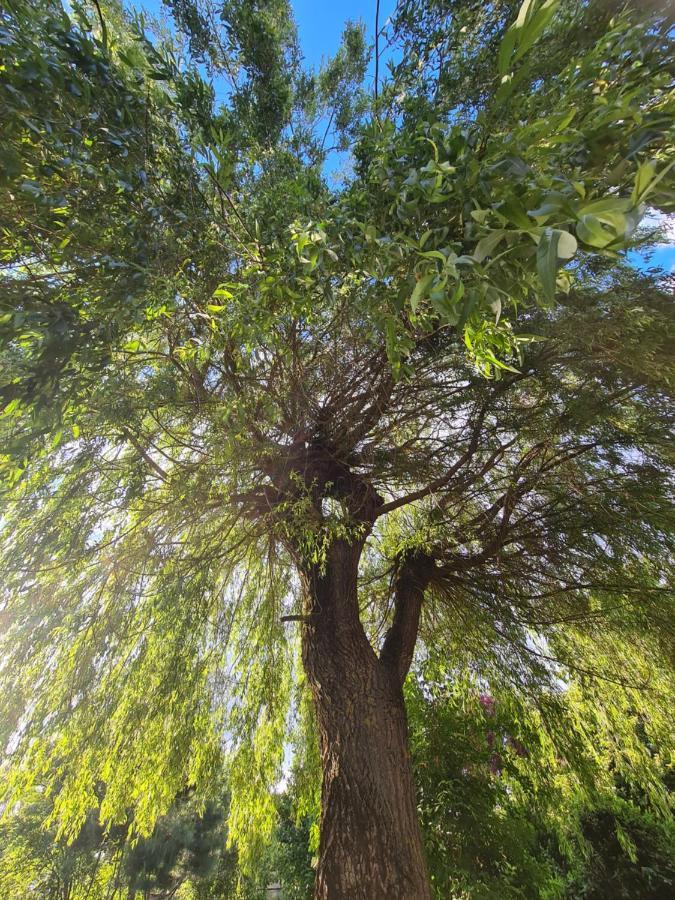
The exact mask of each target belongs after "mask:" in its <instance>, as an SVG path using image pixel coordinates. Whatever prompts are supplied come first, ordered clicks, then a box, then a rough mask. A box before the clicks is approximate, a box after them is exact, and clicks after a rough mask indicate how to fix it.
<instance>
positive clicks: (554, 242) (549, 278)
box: [537, 228, 562, 304]
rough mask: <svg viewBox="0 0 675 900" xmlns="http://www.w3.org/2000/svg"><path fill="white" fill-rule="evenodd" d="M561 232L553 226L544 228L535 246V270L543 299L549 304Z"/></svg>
mask: <svg viewBox="0 0 675 900" xmlns="http://www.w3.org/2000/svg"><path fill="white" fill-rule="evenodd" d="M561 234H562V232H560V231H558V230H557V229H555V228H545V229H544V233H543V234H542V236H541V239H540V241H539V244H538V246H537V272H538V273H539V279H540V281H541V284H542V287H543V288H544V299H545V300H546V302H547V303H549V304H551V303H553V301H554V300H555V278H556V272H557V270H558V243H559V241H560V235H561Z"/></svg>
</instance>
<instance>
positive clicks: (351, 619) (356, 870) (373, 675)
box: [303, 541, 431, 900]
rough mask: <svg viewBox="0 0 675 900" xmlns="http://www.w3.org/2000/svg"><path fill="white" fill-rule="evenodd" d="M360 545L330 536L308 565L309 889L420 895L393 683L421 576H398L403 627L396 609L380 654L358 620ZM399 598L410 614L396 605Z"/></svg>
mask: <svg viewBox="0 0 675 900" xmlns="http://www.w3.org/2000/svg"><path fill="white" fill-rule="evenodd" d="M360 551H361V546H359V545H358V544H353V545H348V544H346V543H344V542H341V541H337V542H335V544H334V545H333V546H332V547H331V548H330V550H329V553H328V559H327V563H326V566H325V569H324V571H323V572H321V571H320V570H319V569H318V568H313V569H311V570H309V571H308V572H307V573H306V579H307V595H308V610H307V612H308V618H307V620H306V624H305V627H304V629H303V660H304V665H305V670H306V672H307V676H308V678H309V681H310V684H311V687H312V691H313V695H314V701H315V705H316V713H317V719H318V725H319V733H320V740H321V758H322V766H323V784H322V813H321V842H320V847H319V864H318V871H317V882H316V893H315V896H316V898H320V900H337V898H353V900H359V898H363V900H380V898H381V900H384V898H389V900H394V898H401V900H428V898H430V897H431V891H430V888H429V880H428V874H427V869H426V863H425V859H424V853H423V848H422V840H421V834H420V829H419V824H418V819H417V808H416V801H415V788H414V784H413V777H412V767H411V761H410V752H409V749H408V733H407V722H406V714H405V706H404V703H403V694H402V689H401V688H402V682H403V678H404V677H405V672H406V671H407V668H408V665H409V663H410V656H411V654H412V649H410V652H409V654H408V653H406V650H407V647H408V644H409V643H410V637H411V635H412V632H413V631H414V634H415V636H416V633H417V618H418V617H419V604H420V603H421V596H422V592H423V586H421V584H420V581H419V579H417V580H414V579H412V580H411V579H410V578H408V579H406V578H405V576H403V577H399V579H398V582H399V585H398V586H399V588H400V587H401V586H403V588H404V590H399V596H398V597H397V613H398V621H399V623H400V622H401V621H402V620H406V621H405V624H406V625H407V626H408V627H407V629H403V628H397V620H396V618H395V621H394V626H393V627H392V631H391V632H390V636H389V637H390V638H391V635H392V633H394V636H395V640H394V641H390V643H389V646H390V652H388V653H387V652H385V650H386V647H387V643H386V642H385V650H383V654H382V657H381V658H379V659H378V657H377V655H376V653H375V651H374V650H373V648H372V646H371V645H370V643H369V641H368V639H367V637H366V635H365V633H364V630H363V627H362V625H361V622H360V620H359V610H358V598H357V570H358V559H359V554H360ZM399 600H400V602H401V605H400V606H399V605H398V601H399ZM408 601H411V602H410V603H408ZM406 603H407V604H408V605H407V611H408V613H409V614H412V620H413V621H412V622H411V621H409V619H410V615H408V616H406V615H404V613H403V611H402V607H403V606H404V605H405V604H406ZM396 641H398V642H399V643H398V644H396V646H394V644H395V643H396ZM413 644H414V638H413ZM404 645H405V649H403V647H404ZM402 650H403V652H402Z"/></svg>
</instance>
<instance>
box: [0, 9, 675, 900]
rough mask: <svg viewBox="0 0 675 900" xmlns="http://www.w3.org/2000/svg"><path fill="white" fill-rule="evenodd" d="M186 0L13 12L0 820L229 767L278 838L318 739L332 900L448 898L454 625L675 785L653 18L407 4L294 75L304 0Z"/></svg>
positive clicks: (156, 808) (485, 658)
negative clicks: (446, 791) (433, 869)
mask: <svg viewBox="0 0 675 900" xmlns="http://www.w3.org/2000/svg"><path fill="white" fill-rule="evenodd" d="M168 5H169V6H170V7H171V11H172V13H173V17H174V22H175V27H174V28H173V29H171V30H170V34H169V35H168V36H166V32H164V34H165V36H164V38H160V37H154V38H152V39H151V38H149V37H148V36H147V35H146V33H145V30H144V28H145V25H144V22H143V21H142V20H140V19H133V18H130V17H129V15H128V14H125V13H124V12H123V11H122V10H121V9H120V8H119V7H118V6H116V5H115V4H114V3H104V2H102V0H100V2H95V3H94V4H93V5H89V4H87V3H72V4H69V6H70V12H65V11H64V10H63V9H62V8H61V6H60V4H59V3H57V2H55V0H38V2H35V0H33V2H30V3H28V2H24V0H9V2H8V3H6V4H5V6H4V9H3V12H2V13H1V16H2V20H1V24H2V31H1V32H0V36H1V40H2V46H3V60H4V62H3V67H2V69H1V70H0V97H1V105H0V114H1V115H2V129H3V140H4V142H5V152H4V154H3V159H2V191H3V205H2V214H1V215H2V219H1V220H0V227H1V229H2V236H3V245H2V261H3V263H2V264H3V274H2V288H3V290H2V303H3V306H4V311H3V314H2V316H1V317H0V327H1V329H2V330H1V332H0V334H1V336H2V361H3V369H2V381H1V382H0V395H1V396H2V400H3V404H4V412H3V417H2V434H3V439H2V451H3V457H2V472H3V478H4V482H3V484H4V487H3V491H4V493H3V502H4V507H3V517H2V529H3V532H2V560H3V563H2V565H3V586H2V590H3V600H2V617H3V622H4V635H3V644H2V653H1V659H2V664H1V665H2V704H3V710H4V715H3V721H2V728H3V734H4V740H5V741H6V746H5V758H4V763H3V766H4V770H3V775H4V779H3V781H4V787H3V797H4V800H5V802H6V803H7V804H8V805H7V807H6V810H7V811H8V812H9V813H11V808H12V803H13V801H14V800H17V799H20V797H21V796H22V795H24V794H25V793H26V792H29V791H31V789H32V788H33V787H34V786H35V785H41V786H42V787H43V788H44V789H46V790H47V791H49V792H50V793H51V794H52V796H53V818H54V820H55V822H56V823H58V826H59V829H60V833H61V834H64V835H71V836H74V835H76V834H77V832H78V829H79V828H80V827H81V825H82V823H83V822H84V821H85V818H86V816H87V812H88V810H89V809H91V808H93V807H95V806H97V805H98V799H99V796H100V792H101V785H104V788H105V793H104V798H103V801H102V804H101V813H100V814H101V817H102V819H103V822H104V823H114V822H118V821H127V817H128V816H129V814H130V812H131V813H133V817H134V827H135V828H136V829H137V831H138V832H139V833H142V834H143V833H145V834H147V833H149V832H150V831H151V829H152V826H153V823H154V821H155V819H156V817H157V816H158V815H160V814H162V813H163V812H165V811H166V810H167V809H168V807H169V806H170V804H171V802H172V801H173V799H174V798H175V797H176V796H177V794H178V793H179V792H180V791H181V790H184V789H185V788H190V789H192V790H193V791H194V792H195V795H196V796H197V797H198V798H202V799H206V798H207V797H208V795H209V791H210V790H212V787H213V784H214V783H215V782H216V781H217V779H218V777H219V774H220V770H221V765H222V763H223V760H224V761H225V763H226V765H227V768H228V779H229V784H230V788H231V790H232V804H231V809H230V821H229V833H230V835H231V837H233V838H234V839H236V840H239V842H240V845H241V847H242V854H243V859H244V860H245V859H246V855H245V852H246V848H248V852H249V857H250V858H253V854H254V852H255V842H254V838H255V835H256V834H261V833H264V832H265V830H266V829H269V828H271V825H272V819H273V815H274V804H273V802H272V800H271V799H270V797H269V789H270V787H271V786H273V785H274V784H275V782H276V781H277V780H278V779H279V777H280V776H281V772H282V767H283V760H284V754H285V752H286V750H285V748H286V747H287V746H288V744H289V740H290V735H294V736H295V737H294V740H295V744H296V745H297V747H298V752H299V754H300V756H301V757H303V758H306V759H311V755H312V754H311V748H312V742H313V741H314V740H316V741H317V745H318V747H319V751H320V752H319V759H320V768H321V773H322V774H321V779H322V789H321V796H322V801H321V803H322V812H321V823H320V833H321V836H320V846H319V861H318V869H317V886H316V895H317V897H331V898H335V897H364V898H368V900H373V898H377V897H405V898H424V897H429V896H430V890H431V889H430V886H429V881H428V878H427V874H426V867H425V861H424V852H423V847H422V841H421V837H420V830H419V826H418V821H417V810H416V799H415V788H414V784H413V778H412V774H411V767H410V758H409V750H408V744H407V733H406V713H405V706H404V700H403V691H402V687H403V683H404V680H405V678H406V674H407V672H408V670H409V667H410V666H411V662H412V661H413V659H414V658H415V654H416V653H417V654H418V656H419V655H422V656H423V655H424V652H425V648H428V647H430V646H431V645H433V646H434V648H435V649H436V651H437V650H438V648H439V647H444V648H446V651H447V655H448V666H449V671H450V672H453V671H454V672H456V673H460V672H462V671H467V670H468V671H470V672H471V673H473V675H474V676H475V677H477V678H479V679H483V680H485V681H486V682H490V683H493V682H495V681H497V680H499V679H500V678H501V679H502V681H503V682H504V683H507V682H508V683H510V684H511V685H512V687H513V688H514V689H515V690H517V691H518V693H519V696H521V697H522V698H523V702H524V703H525V706H526V708H527V709H528V710H529V713H530V715H531V716H532V717H534V718H533V721H534V719H536V722H537V723H538V725H537V728H538V729H539V733H540V734H541V740H542V741H544V736H546V735H548V736H549V737H550V736H551V735H555V734H557V733H558V732H556V729H555V727H554V726H555V721H560V710H561V708H564V707H565V704H566V703H568V702H571V701H570V698H577V700H578V698H579V697H581V698H582V699H583V698H586V699H587V701H588V702H587V703H586V704H585V705H584V704H579V703H578V702H576V703H575V705H573V706H572V707H570V709H573V710H574V711H575V712H574V715H571V714H570V716H569V717H568V721H567V726H566V728H565V729H562V731H561V733H562V734H563V736H564V738H565V739H564V740H563V741H561V742H559V743H558V744H556V743H555V742H554V743H553V744H551V745H550V753H549V756H548V757H547V758H548V759H549V761H550V763H551V764H553V761H555V760H556V759H565V760H566V761H567V764H568V765H571V766H573V765H574V764H575V760H578V759H579V758H580V755H579V754H580V752H581V751H580V749H579V748H582V749H583V748H584V747H585V749H586V751H587V752H591V753H596V754H601V757H602V760H603V764H606V765H607V766H608V767H610V768H613V770H614V771H621V770H627V769H630V771H631V772H632V773H633V774H632V777H633V778H637V779H638V780H639V781H640V783H641V784H642V785H643V786H644V790H645V792H646V793H647V794H648V795H649V796H650V797H651V798H652V801H653V802H654V803H655V804H656V805H657V806H659V805H660V806H661V808H663V804H664V803H665V800H664V797H663V796H662V794H661V793H660V789H659V787H658V786H659V785H660V784H661V783H662V782H661V780H660V779H659V778H657V777H656V776H655V769H657V768H658V767H659V766H660V765H661V756H660V755H659V754H660V751H659V749H658V748H659V747H663V746H664V741H665V739H666V738H665V736H666V733H667V728H668V722H667V716H666V713H665V710H666V709H667V708H668V704H667V703H666V702H665V697H666V696H667V692H668V690H669V685H671V686H672V683H671V682H670V681H669V677H668V668H667V661H668V659H669V658H670V650H671V649H672V647H671V645H670V644H669V643H668V641H669V631H668V622H669V607H668V605H667V604H668V600H669V597H670V595H669V594H668V591H667V584H668V582H667V578H668V566H669V552H670V546H669V538H668V533H669V529H668V524H669V521H668V520H669V516H670V512H669V507H668V502H667V497H668V486H669V479H670V471H671V470H670V469H669V466H668V456H667V442H666V437H665V436H666V434H667V429H668V425H669V421H668V419H669V405H668V404H669V397H670V394H669V393H668V391H669V386H670V385H671V384H672V381H671V379H670V370H669V369H668V363H667V354H666V351H667V339H668V329H669V322H670V321H671V320H670V319H669V317H668V307H667V305H666V302H665V297H666V291H665V287H664V285H663V284H662V283H661V282H659V280H658V279H657V278H655V277H652V276H639V275H638V274H636V273H634V272H632V271H631V270H630V269H628V268H627V267H626V264H625V263H624V262H623V261H622V253H623V251H624V250H625V249H626V248H627V247H629V246H630V245H631V242H633V241H635V240H638V239H639V236H640V234H642V232H641V231H640V230H639V227H638V226H639V223H640V220H641V218H642V217H643V215H644V213H645V210H646V208H647V205H648V204H649V205H650V206H651V207H654V208H656V209H662V210H668V209H669V204H670V203H672V193H669V190H668V184H669V177H668V172H669V162H668V155H669V153H670V152H671V149H672V144H671V143H670V141H669V138H668V129H669V127H670V124H671V122H672V115H673V106H672V96H671V95H670V94H669V93H668V89H669V84H670V72H669V59H670V56H669V53H670V43H669V36H670V32H669V23H668V21H667V20H666V16H665V13H662V12H660V11H659V8H658V6H652V8H651V9H650V11H649V15H648V16H646V14H645V13H644V12H641V11H639V10H635V9H631V7H630V5H628V6H627V8H626V9H623V8H619V7H614V8H613V9H610V8H609V7H608V6H607V5H606V4H595V3H591V4H587V3H583V2H561V3H558V2H556V0H543V2H537V0H526V2H525V3H524V4H523V5H522V6H521V7H520V8H518V7H517V6H516V5H515V4H512V3H510V2H504V3H495V4H490V5H488V6H483V5H482V4H480V5H476V4H472V3H468V2H457V3H447V4H444V3H438V2H432V0H424V2H420V3H415V4H413V3H403V4H401V5H400V6H399V8H398V11H397V15H396V17H395V19H394V20H393V21H392V22H389V23H388V24H387V25H386V27H380V26H381V24H382V23H378V26H377V29H376V31H377V35H378V36H377V39H376V41H375V47H374V48H368V46H367V45H366V41H365V31H364V29H363V28H362V27H360V26H356V25H348V26H347V27H346V30H345V34H344V39H343V44H342V46H341V48H340V50H339V52H338V53H337V55H336V56H335V57H333V58H332V59H330V60H328V61H327V62H326V63H325V64H324V65H323V67H322V68H321V70H320V71H318V72H308V71H306V70H304V69H303V67H302V63H301V54H300V50H299V47H298V44H297V38H296V33H295V28H294V25H293V20H292V16H291V13H290V10H289V8H288V5H287V3H286V2H284V0H257V2H255V3H241V2H236V0H232V2H222V3H220V2H219V3H216V4H211V3H205V4H201V3H195V2H192V0H171V2H170V3H169V4H168ZM479 7H480V8H479ZM161 33H162V32H161V30H160V34H161ZM384 48H387V53H388V54H390V58H391V60H393V61H392V62H391V64H390V66H389V72H388V74H387V75H386V77H385V75H384V69H385V66H384V59H383V53H384ZM391 48H394V49H393V50H392V49H391ZM396 48H398V49H399V50H400V51H401V52H397V49H396ZM369 58H370V67H368V59H369ZM396 60H400V61H399V62H396ZM210 79H212V81H211V80H210ZM373 80H374V83H373ZM213 85H215V86H216V88H218V92H219V93H220V95H221V96H224V97H225V99H224V100H223V101H221V102H220V103H219V104H218V105H216V103H215V100H214V97H215V89H214V87H213ZM216 106H217V108H216ZM335 148H338V149H342V150H349V151H350V154H351V156H350V158H351V161H352V166H351V170H350V172H349V173H348V174H347V175H345V176H344V178H343V179H342V181H341V182H338V184H337V187H336V186H335V184H333V186H331V184H330V179H327V178H326V177H324V175H322V172H324V171H325V162H326V160H327V159H328V158H329V154H330V153H332V152H333V151H334V149H335ZM597 684H601V685H602V690H599V689H597V688H596V685H597ZM309 697H311V700H312V703H311V705H310V704H309V702H308V698H309ZM584 717H585V718H584ZM571 735H573V737H574V739H572V737H571ZM551 740H552V738H551ZM590 745H592V746H590ZM547 746H549V745H548V744H547ZM303 754H304V756H303ZM598 758H600V756H598ZM580 777H581V776H580ZM97 791H98V793H97Z"/></svg>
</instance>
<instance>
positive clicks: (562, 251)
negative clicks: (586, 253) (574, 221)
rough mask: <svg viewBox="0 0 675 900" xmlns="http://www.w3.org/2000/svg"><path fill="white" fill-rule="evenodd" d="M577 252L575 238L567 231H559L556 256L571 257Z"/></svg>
mask: <svg viewBox="0 0 675 900" xmlns="http://www.w3.org/2000/svg"><path fill="white" fill-rule="evenodd" d="M576 252H577V239H576V238H575V237H574V235H573V234H570V233H569V231H560V232H559V237H558V257H559V258H560V259H572V257H573V256H574V254H575V253H576Z"/></svg>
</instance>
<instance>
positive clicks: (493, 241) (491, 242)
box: [473, 228, 506, 263]
mask: <svg viewBox="0 0 675 900" xmlns="http://www.w3.org/2000/svg"><path fill="white" fill-rule="evenodd" d="M505 234H506V232H505V231H504V229H503V228H499V229H497V230H496V231H492V232H490V234H486V235H485V237H483V238H481V239H480V240H479V241H478V243H477V244H476V248H475V250H474V251H473V258H474V259H475V260H476V262H479V263H482V262H483V260H484V259H485V258H486V257H487V256H490V255H491V254H492V253H493V251H494V250H495V249H496V248H497V246H498V245H499V243H500V241H501V240H502V238H503V237H504V235H505Z"/></svg>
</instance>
